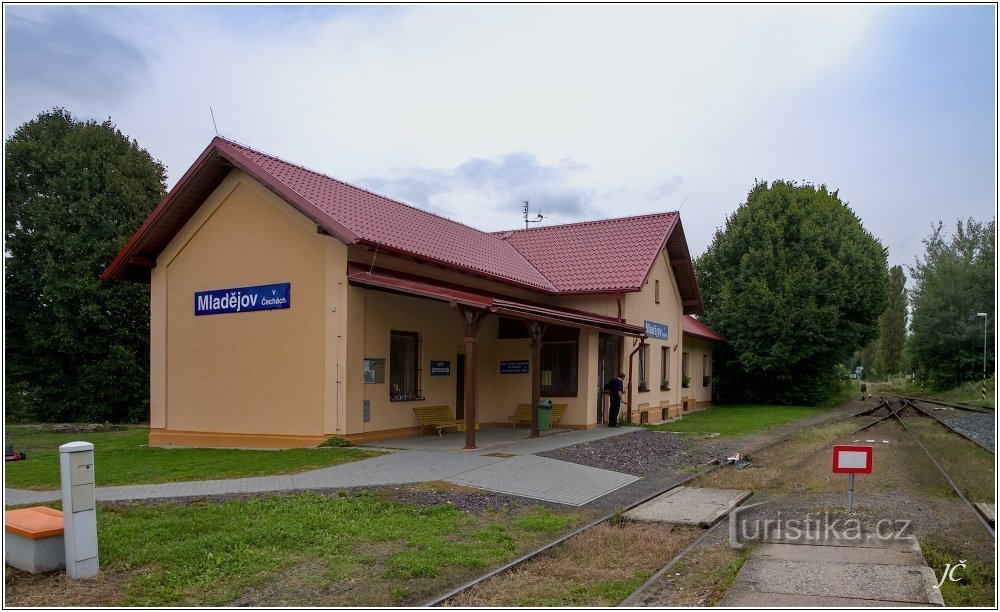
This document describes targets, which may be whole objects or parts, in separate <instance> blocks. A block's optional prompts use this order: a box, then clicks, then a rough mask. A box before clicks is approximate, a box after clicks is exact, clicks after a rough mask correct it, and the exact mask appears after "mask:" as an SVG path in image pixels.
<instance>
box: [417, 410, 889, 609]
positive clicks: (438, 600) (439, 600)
mask: <svg viewBox="0 0 1000 612" xmlns="http://www.w3.org/2000/svg"><path fill="white" fill-rule="evenodd" d="M869 412H871V411H870V410H865V411H862V412H860V413H854V414H850V415H847V416H845V417H842V418H839V419H835V420H832V421H829V422H828V423H824V424H826V425H832V424H835V423H840V422H842V421H846V420H848V419H854V418H858V417H860V416H863V415H865V414H867V413H869ZM889 416H891V415H885V416H881V417H879V418H877V419H876V420H874V421H872V422H871V423H868V424H866V425H864V426H863V427H861V428H860V429H858V430H856V431H855V432H853V433H857V432H860V431H863V430H864V429H867V428H869V427H871V426H873V425H875V424H876V423H879V422H881V421H883V420H885V419H887V418H889ZM798 431H799V430H795V431H793V432H791V433H789V434H788V435H787V436H784V437H782V438H780V439H778V440H775V441H772V442H769V443H767V444H764V445H762V446H759V447H756V448H752V449H750V450H745V451H740V452H741V454H742V455H744V456H750V455H753V454H755V453H759V452H761V451H764V450H767V449H769V448H772V447H774V446H777V445H779V444H784V443H785V442H788V441H789V440H791V439H792V438H793V437H794V436H795V435H796V434H797V433H798ZM726 465H729V463H728V462H727V461H724V460H722V459H721V458H718V459H715V460H713V461H711V462H709V463H707V464H705V465H704V466H702V469H701V470H699V471H698V472H696V473H694V474H692V475H690V476H688V477H686V478H683V479H680V480H677V481H675V482H672V483H670V484H669V485H667V486H666V487H664V488H662V489H661V490H659V491H657V492H655V493H653V494H651V495H648V496H646V497H645V498H643V499H641V500H639V501H637V502H635V503H633V504H632V505H630V506H628V507H627V508H624V509H622V510H619V511H615V512H613V513H609V514H607V515H605V516H602V517H600V518H598V519H596V520H594V521H591V522H590V523H588V524H586V525H584V526H582V527H580V528H578V529H576V530H574V531H571V532H570V533H568V534H566V535H564V536H562V537H560V538H557V539H556V540H553V541H552V542H549V543H548V544H546V545H544V546H542V547H540V548H537V549H535V550H533V551H531V552H529V553H527V554H524V555H522V556H520V557H518V558H516V559H514V560H512V561H509V562H508V563H506V564H504V565H502V566H500V567H498V568H496V569H494V570H492V571H490V572H488V573H486V574H483V575H482V576H479V577H478V578H475V579H473V580H470V581H469V582H466V583H465V584H462V585H460V586H458V587H456V588H454V589H452V590H450V591H448V592H446V593H444V594H442V595H439V596H437V597H435V598H434V599H431V600H429V601H427V602H425V603H423V604H422V605H421V607H425V608H426V607H436V606H440V605H442V604H444V603H446V602H448V601H449V600H450V599H452V598H454V597H456V596H457V595H459V594H461V593H464V592H465V591H467V590H469V589H471V588H473V587H475V586H476V585H478V584H481V583H483V582H485V581H487V580H489V579H490V578H493V577H495V576H498V575H500V574H503V573H504V572H509V571H511V570H513V569H514V568H516V567H518V566H520V565H522V564H524V563H526V562H528V561H531V560H532V559H535V558H538V557H540V556H541V555H543V554H545V553H546V552H548V551H550V550H552V549H553V548H555V547H557V546H559V545H560V544H563V543H564V542H566V541H567V540H570V539H572V538H574V537H576V536H579V535H580V534H581V533H584V532H585V531H587V530H589V529H592V528H594V527H596V526H597V525H600V524H602V523H606V522H608V521H610V520H612V519H613V518H615V517H617V516H620V515H621V514H624V513H625V512H628V511H629V510H631V509H633V508H635V507H638V506H640V505H642V504H644V503H646V502H647V501H649V500H651V499H654V498H656V497H659V496H660V495H663V494H664V493H666V492H668V491H671V490H673V489H676V488H677V487H681V486H684V485H685V484H687V483H689V482H691V481H693V480H695V479H697V478H700V477H701V476H704V475H705V474H708V473H710V472H712V471H714V470H717V469H719V468H721V467H723V466H726ZM720 524H722V523H717V524H716V525H715V526H714V527H712V528H710V529H708V530H706V531H705V533H703V534H702V535H701V536H699V538H698V539H697V540H695V542H693V543H692V544H691V545H689V546H688V547H687V548H686V549H685V550H684V551H682V552H681V554H680V555H678V556H677V557H676V558H675V559H674V560H672V561H671V562H670V563H669V564H668V566H669V565H672V564H673V563H675V562H676V561H677V560H679V559H680V558H682V557H683V556H684V554H686V553H687V552H688V551H690V550H691V549H693V547H694V546H695V545H696V544H698V543H699V542H701V541H702V540H703V539H704V538H705V537H706V536H707V535H708V534H709V533H710V532H712V531H713V530H714V529H715V527H718V525H720ZM661 571H662V570H661Z"/></svg>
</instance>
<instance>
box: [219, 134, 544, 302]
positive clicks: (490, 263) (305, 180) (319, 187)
mask: <svg viewBox="0 0 1000 612" xmlns="http://www.w3.org/2000/svg"><path fill="white" fill-rule="evenodd" d="M227 144H229V145H230V146H231V147H232V148H233V149H234V150H236V151H238V152H239V153H240V154H241V155H243V156H244V157H245V158H246V159H247V160H249V161H250V162H251V163H252V164H253V165H254V166H255V167H257V168H260V170H262V171H263V172H266V173H267V174H268V175H270V176H272V177H274V179H275V180H277V181H279V182H280V183H281V184H282V185H285V186H286V187H288V188H289V189H291V190H292V191H294V192H295V193H296V194H298V195H299V196H301V197H302V198H304V199H305V200H306V201H308V202H310V203H311V204H313V205H314V206H315V207H316V208H318V209H319V210H321V211H322V212H323V213H325V214H326V215H328V216H329V217H332V218H333V219H336V220H337V221H339V222H340V223H341V224H342V225H343V226H344V227H346V228H347V229H348V230H350V232H351V233H353V234H354V235H355V236H357V239H358V241H360V242H367V243H371V244H372V245H379V246H381V247H386V248H388V249H390V250H395V251H399V252H402V253H406V254H408V255H418V256H421V257H423V258H426V259H429V260H432V261H436V262H440V263H445V264H451V265H453V266H457V267H459V268H465V269H467V270H470V271H474V272H479V273H484V274H487V275H489V276H494V277H500V278H502V279H505V280H508V281H514V282H516V283H518V284H521V285H525V286H528V287H532V288H535V289H541V290H543V291H554V290H555V289H556V288H555V287H554V286H553V285H552V283H550V282H549V281H548V280H547V279H546V278H545V277H544V276H543V275H542V274H541V273H539V271H538V270H536V269H535V268H534V267H533V266H532V265H531V264H530V263H528V261H527V260H525V258H524V256H523V255H521V254H520V253H518V252H517V251H516V250H515V249H512V248H510V246H509V245H507V244H505V243H504V242H503V241H502V240H500V239H499V238H498V237H496V236H493V235H491V234H488V233H486V232H482V231H479V230H477V229H475V228H472V227H469V226H467V225H462V224H461V223H458V222H457V221H452V220H451V219H446V218H444V217H440V216H438V215H435V214H432V213H429V212H426V211H423V210H420V209H419V208H414V207H412V206H408V205H406V204H403V203H401V202H397V201H396V200H392V199H390V198H387V197H384V196H380V195H377V194H374V193H372V192H370V191H367V190H364V189H360V188H358V187H354V186H352V185H348V184H347V183H344V182H341V181H338V180H336V179H333V178H330V177H328V176H326V175H323V174H320V173H318V172H313V171H312V170H307V169H305V168H302V167H301V166H296V165H294V164H290V163H288V162H286V161H283V160H280V159H278V158H275V157H272V156H270V155H265V154H264V153H261V152H259V151H255V150H254V149H251V148H249V147H246V146H243V145H239V144H236V143H233V142H228V141H227ZM253 174H256V173H253Z"/></svg>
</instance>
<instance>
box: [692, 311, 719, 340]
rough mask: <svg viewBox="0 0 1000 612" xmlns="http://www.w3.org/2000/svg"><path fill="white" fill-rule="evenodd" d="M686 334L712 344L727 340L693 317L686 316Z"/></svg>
mask: <svg viewBox="0 0 1000 612" xmlns="http://www.w3.org/2000/svg"><path fill="white" fill-rule="evenodd" d="M683 326H684V333H685V334H687V335H689V336H695V337H698V338H704V339H705V340H711V341H712V342H725V341H726V339H725V338H723V337H722V336H720V335H719V334H717V333H715V332H714V331H713V330H712V328H711V327H709V326H708V325H705V324H704V323H702V322H701V321H699V320H698V319H696V318H694V317H692V316H691V315H684V323H683Z"/></svg>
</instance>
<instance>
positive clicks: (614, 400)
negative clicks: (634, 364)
mask: <svg viewBox="0 0 1000 612" xmlns="http://www.w3.org/2000/svg"><path fill="white" fill-rule="evenodd" d="M604 390H605V391H607V392H608V395H610V396H611V408H610V409H609V410H608V427H621V425H619V424H618V411H619V410H621V407H622V392H623V391H625V373H624V372H622V373H620V374H618V378H612V379H611V380H609V381H608V384H606V385H604Z"/></svg>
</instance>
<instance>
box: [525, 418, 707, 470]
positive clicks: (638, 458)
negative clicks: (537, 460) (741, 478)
mask: <svg viewBox="0 0 1000 612" xmlns="http://www.w3.org/2000/svg"><path fill="white" fill-rule="evenodd" d="M714 440H715V439H714V438H706V437H705V436H701V435H697V434H676V433H672V432H668V431H648V430H645V429H637V430H635V431H633V432H629V433H627V434H622V435H620V436H613V437H610V438H602V439H600V440H594V441H593V442H586V443H583V444H576V445H574V446H567V447H563V448H558V449H556V450H553V451H549V452H546V453H539V455H540V456H542V457H548V458H550V459H559V460H560V461H568V462H570V463H577V464H580V465H586V466H588V467H593V468H600V469H604V470H613V471H615V472H623V473H625V474H631V475H633V476H648V475H650V474H653V473H655V472H659V471H661V470H663V469H664V468H684V467H689V466H694V465H702V464H705V463H707V462H709V461H711V460H712V459H715V458H717V457H718V452H719V451H718V448H716V445H715V444H713V441H714Z"/></svg>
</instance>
